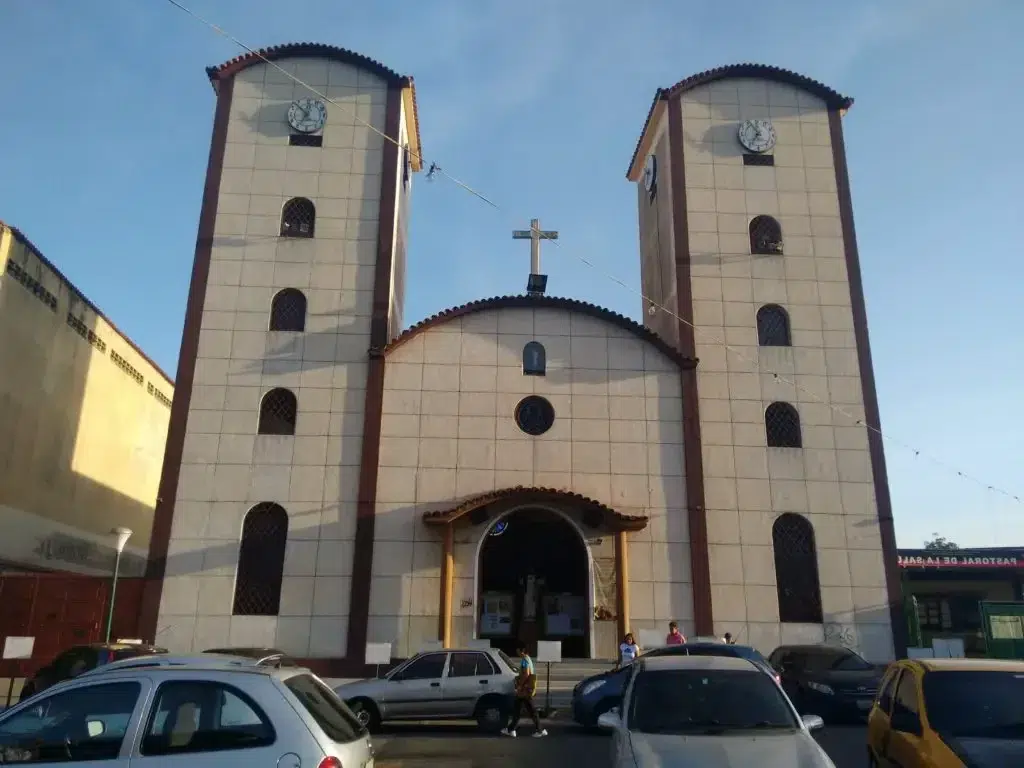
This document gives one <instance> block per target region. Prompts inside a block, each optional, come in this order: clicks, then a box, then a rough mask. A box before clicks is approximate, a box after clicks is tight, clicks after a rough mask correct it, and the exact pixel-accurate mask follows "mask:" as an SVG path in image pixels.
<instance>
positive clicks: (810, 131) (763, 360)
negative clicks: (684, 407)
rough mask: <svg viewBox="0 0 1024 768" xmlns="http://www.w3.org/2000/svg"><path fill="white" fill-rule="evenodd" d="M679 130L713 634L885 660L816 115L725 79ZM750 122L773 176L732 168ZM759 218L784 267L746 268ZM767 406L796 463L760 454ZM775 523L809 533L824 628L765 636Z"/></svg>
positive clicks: (780, 90)
mask: <svg viewBox="0 0 1024 768" xmlns="http://www.w3.org/2000/svg"><path fill="white" fill-rule="evenodd" d="M682 117H683V132H684V148H683V155H684V161H685V171H686V209H687V220H688V225H689V241H690V242H689V244H690V252H691V255H692V259H693V266H692V289H693V299H694V322H695V325H696V327H697V333H696V343H697V347H696V354H697V357H698V358H699V359H700V365H699V368H698V388H699V396H700V421H701V436H702V442H703V460H704V474H705V493H706V507H707V520H708V536H709V548H710V553H709V554H710V561H711V579H712V585H713V587H712V589H713V609H714V616H715V625H716V626H715V630H716V632H718V633H719V634H720V633H722V632H726V631H729V632H732V634H733V635H734V636H736V637H738V638H740V641H741V642H742V641H747V642H750V643H752V644H754V645H756V646H757V647H758V648H760V650H762V651H763V652H766V653H767V652H768V651H771V650H772V649H773V648H774V647H775V646H777V645H779V644H780V643H782V642H797V641H805V640H807V641H821V640H822V639H823V637H828V638H834V637H836V638H838V637H840V636H841V637H844V638H845V640H846V642H850V643H853V644H854V645H856V646H857V647H859V648H860V650H861V651H862V652H864V653H865V654H866V655H868V656H869V657H870V658H876V659H888V658H891V657H892V653H893V649H892V637H891V631H890V622H889V612H888V603H887V598H886V589H885V573H884V569H883V564H882V546H881V540H880V535H879V526H878V520H877V511H876V507H875V498H874V486H873V484H872V482H873V479H872V470H871V462H870V457H869V454H868V437H867V431H866V429H865V428H864V427H863V426H857V424H856V420H857V419H863V402H862V395H861V382H860V376H859V368H858V360H857V347H856V340H855V337H854V331H853V316H852V310H851V299H850V287H849V283H848V281H847V274H846V262H845V259H844V250H843V239H842V230H841V227H840V219H839V202H838V196H837V193H836V174H835V168H834V167H833V159H832V147H831V145H830V137H829V126H828V114H827V111H826V107H825V105H824V103H823V102H822V101H821V100H819V99H818V98H817V97H815V96H812V95H810V94H808V93H807V92H805V91H803V90H799V89H796V88H794V87H792V86H789V85H783V84H780V83H776V82H770V81H764V80H754V79H725V80H720V81H717V82H714V83H712V84H710V85H706V86H702V87H698V88H695V89H693V90H691V91H689V92H687V93H685V94H683V96H682ZM748 118H770V119H771V121H772V123H773V125H774V126H775V130H776V132H777V135H778V141H777V145H776V147H775V148H774V151H773V154H774V156H775V166H774V167H754V166H744V165H743V161H742V156H741V153H742V150H741V147H740V145H739V143H738V141H737V139H736V130H737V126H738V123H739V122H740V121H741V120H745V119H748ZM666 166H667V164H663V165H662V166H661V171H662V174H663V175H662V179H663V181H662V184H661V188H662V189H665V188H666V187H667V185H668V181H667V179H668V169H667V167H666ZM759 214H768V215H771V216H774V217H775V218H776V219H778V221H779V222H780V224H781V226H782V233H783V241H784V252H785V255H784V256H751V255H750V245H749V239H748V233H747V226H748V222H749V221H750V219H751V218H753V217H754V216H756V215H759ZM641 229H642V231H643V228H641ZM645 252H646V251H645ZM766 303H778V304H780V305H782V306H783V307H784V308H785V309H786V311H787V312H788V313H789V317H790V322H791V326H792V342H793V345H792V346H791V347H763V348H759V347H758V342H757V328H756V321H755V316H756V312H757V309H758V308H759V307H760V306H762V305H763V304H766ZM723 342H724V343H725V344H727V345H729V346H731V347H732V348H734V349H735V350H736V353H733V352H730V351H728V350H727V349H726V348H725V346H724V345H723ZM773 374H780V375H781V376H784V377H786V378H787V379H788V380H790V381H792V382H795V385H796V386H793V385H791V384H786V383H783V382H782V381H780V380H778V379H776V378H775V377H774V376H773ZM777 400H779V401H785V402H789V403H792V404H793V405H794V406H795V407H796V408H797V410H798V412H799V414H800V418H801V422H802V433H803V448H802V449H781V448H767V447H766V441H765V426H764V409H765V408H766V407H767V406H768V405H769V404H770V403H772V402H773V401H777ZM834 407H837V408H841V409H842V410H843V411H845V412H846V413H847V414H850V417H847V416H844V415H842V414H840V413H838V412H837V411H836V410H834ZM784 512H795V513H799V514H802V515H806V516H807V518H808V519H809V520H810V521H811V523H812V524H813V527H814V531H815V536H816V544H817V550H818V563H819V566H818V567H819V577H820V582H821V595H822V602H823V611H824V625H798V624H781V623H780V622H779V615H778V600H777V596H776V585H775V566H774V557H773V549H772V537H771V530H772V523H773V522H774V520H775V519H776V518H777V517H778V516H779V515H780V514H782V513H784Z"/></svg>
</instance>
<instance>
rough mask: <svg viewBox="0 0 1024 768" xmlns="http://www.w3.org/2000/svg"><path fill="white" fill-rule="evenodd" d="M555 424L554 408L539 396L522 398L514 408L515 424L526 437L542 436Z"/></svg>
mask: <svg viewBox="0 0 1024 768" xmlns="http://www.w3.org/2000/svg"><path fill="white" fill-rule="evenodd" d="M554 423H555V408H554V406H553V405H551V403H550V402H548V401H547V400H546V399H545V398H543V397H541V396H540V395H530V396H529V397H524V398H523V399H522V400H521V401H520V402H519V405H517V406H516V424H518V425H519V428H520V429H521V430H523V432H525V433H526V434H528V435H534V436H537V435H543V434H544V433H545V432H547V431H548V430H549V429H551V425H552V424H554Z"/></svg>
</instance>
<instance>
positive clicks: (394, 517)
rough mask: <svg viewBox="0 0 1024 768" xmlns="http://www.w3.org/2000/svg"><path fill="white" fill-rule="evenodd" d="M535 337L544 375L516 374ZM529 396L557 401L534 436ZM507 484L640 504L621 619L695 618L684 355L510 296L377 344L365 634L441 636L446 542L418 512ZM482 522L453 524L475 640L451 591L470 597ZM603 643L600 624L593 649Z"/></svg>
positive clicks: (459, 638)
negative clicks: (523, 416)
mask: <svg viewBox="0 0 1024 768" xmlns="http://www.w3.org/2000/svg"><path fill="white" fill-rule="evenodd" d="M533 340H536V341H539V342H540V343H542V344H543V345H544V347H545V349H546V352H547V375H546V376H544V377H535V376H524V375H523V372H522V351H523V347H524V345H525V344H526V343H527V342H529V341H533ZM529 394H538V395H543V396H544V397H546V398H547V399H548V400H549V401H550V402H551V403H552V405H553V406H554V408H555V414H556V416H555V423H554V426H553V427H552V428H551V429H550V430H549V431H548V432H546V433H544V434H543V435H540V436H538V437H531V436H529V435H527V434H525V433H524V432H522V431H521V430H520V429H519V427H518V426H517V425H516V423H515V419H514V415H513V414H514V411H515V407H516V405H517V404H518V403H519V401H520V400H522V398H523V397H525V396H526V395H529ZM515 486H536V487H544V488H553V489H556V490H565V491H571V492H574V493H579V494H583V495H585V496H588V497H590V498H592V499H595V500H596V501H600V502H602V503H604V504H606V505H608V506H610V507H612V508H614V509H615V510H617V511H618V512H622V513H625V514H642V515H648V516H650V518H651V520H650V524H649V525H648V527H647V529H646V530H644V531H642V532H639V533H635V534H630V535H629V547H630V556H629V564H630V592H631V616H630V618H631V622H630V626H631V628H632V629H634V630H639V629H645V628H651V629H653V628H664V627H665V626H666V625H667V623H668V621H669V620H670V619H676V620H678V621H680V624H681V626H682V627H683V628H684V629H689V628H690V626H691V624H692V615H693V609H692V589H691V585H690V569H689V548H688V547H689V545H688V543H687V542H688V540H689V538H688V535H687V521H686V511H685V499H684V484H683V446H682V399H681V395H680V376H679V368H678V367H677V365H676V364H675V363H674V362H673V361H672V360H670V359H668V358H667V357H665V356H664V355H663V354H662V353H661V352H660V351H659V350H657V349H656V348H655V347H654V346H652V345H651V344H649V343H648V342H646V341H643V340H641V339H639V338H638V337H637V336H635V335H633V334H631V333H629V332H627V331H625V330H623V329H621V328H619V327H618V326H615V325H613V324H612V323H609V322H607V321H604V320H600V319H596V318H593V317H590V316H586V315H582V314H578V313H573V312H570V311H569V310H558V309H546V308H545V309H533V308H507V309H498V310H484V311H480V312H477V313H474V314H470V315H466V316H464V317H462V318H455V319H453V320H450V321H448V322H446V323H443V324H440V325H438V326H435V327H432V328H429V329H427V330H425V331H423V332H422V333H420V334H418V335H416V336H414V337H412V339H411V340H410V341H409V342H408V343H405V344H402V345H400V346H398V347H397V348H396V349H395V350H393V351H392V352H391V353H389V355H388V359H387V368H386V372H385V391H384V415H383V423H382V428H381V453H380V474H379V476H378V484H377V518H376V534H375V535H376V539H375V545H374V558H373V569H374V573H373V582H372V590H371V598H370V624H369V640H370V641H371V642H374V641H382V642H392V643H394V644H395V645H394V648H395V654H396V655H397V656H403V655H405V654H406V653H407V652H410V651H411V652H415V651H417V650H418V649H419V648H420V647H422V644H423V643H424V642H425V641H432V640H436V639H438V638H437V630H438V611H439V595H440V582H439V579H440V569H441V539H440V534H439V533H438V532H437V531H435V530H434V529H431V528H428V527H427V526H425V525H424V523H423V522H422V517H423V514H424V513H425V512H428V511H432V510H437V509H447V508H451V507H453V506H455V504H457V503H458V501H460V500H464V499H466V498H470V497H472V496H475V495H479V494H482V493H486V492H488V491H492V490H497V489H503V488H512V487H515ZM484 534H485V530H484V526H476V527H472V528H463V529H457V530H456V538H455V573H454V578H455V588H454V594H455V598H454V600H453V603H454V605H453V609H454V620H453V638H454V642H455V643H456V644H459V643H464V642H465V641H466V640H468V639H470V638H472V637H473V627H474V618H473V616H474V609H473V608H472V607H462V601H463V600H465V599H473V598H474V573H475V567H476V563H475V559H476V552H477V544H478V542H479V540H480V537H481V536H483V535H484ZM604 543H605V544H606V545H608V546H611V544H612V537H610V536H605V537H604ZM595 556H596V555H595ZM604 645H607V646H608V647H602V646H604ZM613 649H614V638H613V636H611V635H609V636H608V637H607V638H606V639H604V640H602V641H601V643H599V645H598V648H597V651H598V656H602V657H607V656H610V655H612V654H613V652H614V651H613Z"/></svg>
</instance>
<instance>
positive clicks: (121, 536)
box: [106, 528, 132, 643]
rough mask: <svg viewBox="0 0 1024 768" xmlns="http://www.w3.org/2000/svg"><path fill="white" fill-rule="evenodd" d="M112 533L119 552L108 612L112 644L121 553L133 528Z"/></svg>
mask: <svg viewBox="0 0 1024 768" xmlns="http://www.w3.org/2000/svg"><path fill="white" fill-rule="evenodd" d="M111 533H112V534H113V535H114V536H116V537H117V540H116V542H115V544H114V547H115V549H116V550H117V556H116V557H115V558H114V580H113V581H112V582H111V584H110V610H109V611H108V612H107V639H106V642H108V643H109V642H110V630H111V629H112V628H113V626H114V598H115V597H116V595H117V572H118V571H119V570H120V568H121V553H122V552H124V545H125V544H127V543H128V539H130V538H131V535H132V529H131V528H114V529H113V530H112V531H111Z"/></svg>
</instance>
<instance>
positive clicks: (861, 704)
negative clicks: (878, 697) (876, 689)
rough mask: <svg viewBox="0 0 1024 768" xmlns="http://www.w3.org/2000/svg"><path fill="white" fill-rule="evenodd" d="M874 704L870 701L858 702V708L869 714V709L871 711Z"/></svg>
mask: <svg viewBox="0 0 1024 768" xmlns="http://www.w3.org/2000/svg"><path fill="white" fill-rule="evenodd" d="M872 704H874V702H873V701H870V700H869V701H858V702H857V708H858V709H860V710H862V711H864V712H867V711H868V710H869V709H871V705H872Z"/></svg>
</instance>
